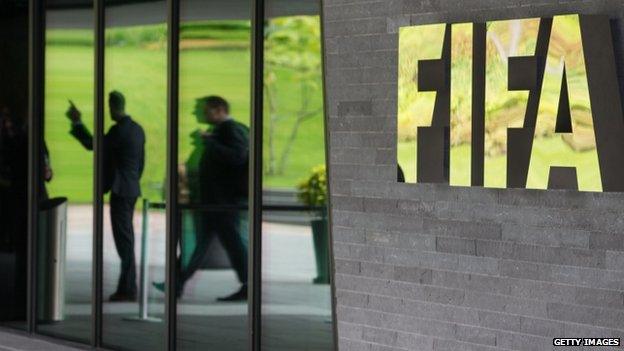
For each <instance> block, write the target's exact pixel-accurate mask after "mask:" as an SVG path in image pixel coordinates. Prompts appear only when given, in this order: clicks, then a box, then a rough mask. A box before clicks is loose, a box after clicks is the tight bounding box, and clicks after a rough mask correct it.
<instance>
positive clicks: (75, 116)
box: [65, 100, 82, 123]
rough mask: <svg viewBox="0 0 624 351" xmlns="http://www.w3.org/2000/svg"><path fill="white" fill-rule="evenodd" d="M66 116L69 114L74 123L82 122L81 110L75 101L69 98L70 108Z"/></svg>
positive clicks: (68, 116)
mask: <svg viewBox="0 0 624 351" xmlns="http://www.w3.org/2000/svg"><path fill="white" fill-rule="evenodd" d="M65 116H67V118H69V120H70V121H72V123H78V122H80V118H81V116H82V114H81V113H80V110H78V108H76V105H74V103H73V102H72V101H71V100H69V109H68V110H67V112H66V113H65Z"/></svg>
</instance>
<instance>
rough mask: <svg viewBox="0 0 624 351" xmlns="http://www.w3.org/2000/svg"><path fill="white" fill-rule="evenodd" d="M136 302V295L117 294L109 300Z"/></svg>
mask: <svg viewBox="0 0 624 351" xmlns="http://www.w3.org/2000/svg"><path fill="white" fill-rule="evenodd" d="M136 300H137V296H136V294H127V293H120V292H116V293H114V294H112V295H111V296H110V297H109V298H108V301H110V302H136Z"/></svg>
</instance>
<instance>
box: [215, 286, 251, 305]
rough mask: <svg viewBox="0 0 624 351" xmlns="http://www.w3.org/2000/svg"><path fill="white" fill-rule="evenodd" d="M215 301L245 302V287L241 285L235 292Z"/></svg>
mask: <svg viewBox="0 0 624 351" xmlns="http://www.w3.org/2000/svg"><path fill="white" fill-rule="evenodd" d="M217 301H221V302H235V301H247V285H243V286H242V287H241V288H240V289H239V290H238V291H237V292H235V293H233V294H232V295H229V296H224V297H219V298H217Z"/></svg>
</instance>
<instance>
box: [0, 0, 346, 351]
mask: <svg viewBox="0 0 624 351" xmlns="http://www.w3.org/2000/svg"><path fill="white" fill-rule="evenodd" d="M0 6H2V9H1V11H0V28H3V30H2V31H0V49H1V51H2V52H5V53H6V52H9V53H11V54H10V55H2V56H1V57H0V76H2V77H3V79H5V80H7V81H8V82H10V84H7V85H5V86H4V88H2V87H0V108H1V110H0V113H1V115H0V122H1V124H0V196H2V197H3V199H2V201H0V206H2V207H3V209H4V210H3V211H0V213H1V215H2V216H6V218H5V220H4V221H5V222H6V223H10V225H8V226H3V228H2V231H1V232H0V234H1V237H0V268H2V269H1V270H0V271H1V274H0V282H2V284H1V285H2V287H1V288H0V301H2V304H3V305H2V306H0V323H1V325H3V326H9V327H13V328H21V329H25V330H27V331H28V332H31V333H37V334H44V335H47V336H52V337H55V338H59V339H64V340H69V341H73V342H78V343H82V344H86V345H90V346H91V347H94V348H106V349H119V350H146V349H149V350H174V349H179V350H225V349H227V350H241V351H242V350H261V349H262V350H291V349H301V348H302V347H305V348H306V349H307V350H319V351H320V350H333V349H334V325H333V320H332V303H331V301H332V299H331V288H330V287H331V280H332V277H331V274H330V272H331V268H330V266H331V264H330V254H329V252H330V248H329V245H330V240H329V235H330V233H329V225H328V203H327V201H328V196H327V181H326V180H327V176H326V170H325V161H326V160H325V114H324V103H323V81H322V62H323V60H322V50H321V48H322V45H321V35H320V32H321V31H320V29H321V28H320V26H321V24H320V23H321V20H320V3H318V2H316V1H305V2H299V1H296V2H295V1H273V0H266V1H252V0H240V1H235V2H224V1H217V0H215V1H207V2H203V1H195V0H181V1H135V0H133V1H131V0H127V1H125V0H76V1H67V0H58V1H57V0H49V1H47V2H46V3H45V7H41V8H39V7H36V8H32V9H29V7H28V6H29V5H28V2H26V1H23V3H22V2H20V1H10V2H0ZM35 6H38V5H35ZM29 20H31V21H29ZM39 31H40V32H41V33H40V35H39V36H37V35H35V34H37V33H39ZM38 37H40V38H42V40H41V42H39V41H38V40H37V38H38ZM20 38H21V39H20ZM31 38H34V40H31ZM16 39H19V40H16ZM29 44H30V46H29ZM29 70H30V76H29ZM9 87H10V88H9ZM33 87H34V88H35V89H33ZM37 87H40V93H38V91H39V89H36V88H37ZM29 100H30V103H29ZM258 102H259V103H258ZM37 106H41V107H40V109H37V108H34V107H37ZM33 172H36V175H34V174H33ZM258 179H260V180H261V181H260V182H257V180H258ZM257 199H260V201H257ZM257 219H259V220H257Z"/></svg>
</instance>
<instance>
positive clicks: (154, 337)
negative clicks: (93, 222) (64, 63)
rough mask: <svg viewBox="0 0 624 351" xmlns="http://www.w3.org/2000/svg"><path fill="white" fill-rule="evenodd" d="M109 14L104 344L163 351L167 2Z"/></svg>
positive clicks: (133, 4) (113, 3) (110, 5)
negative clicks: (162, 291)
mask: <svg viewBox="0 0 624 351" xmlns="http://www.w3.org/2000/svg"><path fill="white" fill-rule="evenodd" d="M105 12H106V13H105V17H106V33H105V40H106V45H105V82H104V84H105V96H104V98H105V100H106V108H105V110H106V113H105V128H104V129H105V131H106V136H105V140H104V148H105V149H104V173H103V179H104V188H105V191H106V195H105V202H106V205H105V208H104V211H105V213H104V281H103V294H104V305H103V314H104V320H103V342H104V344H105V345H106V346H108V347H121V348H124V349H130V350H164V349H165V348H166V344H165V340H166V338H165V337H166V334H167V333H166V330H165V323H164V319H163V318H164V313H165V299H164V295H163V294H162V293H161V291H159V290H161V289H162V286H161V285H159V284H158V283H159V282H162V281H163V280H164V277H165V241H166V240H165V237H166V235H165V212H164V203H163V202H164V182H165V174H166V165H165V162H166V142H165V141H166V138H167V134H166V132H167V114H166V107H167V27H166V2H165V1H140V2H138V1H131V0H127V1H117V0H107V1H106V9H105ZM153 283H154V284H153ZM141 287H144V288H145V289H144V290H143V289H141ZM142 291H144V292H145V295H141V292H142Z"/></svg>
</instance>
